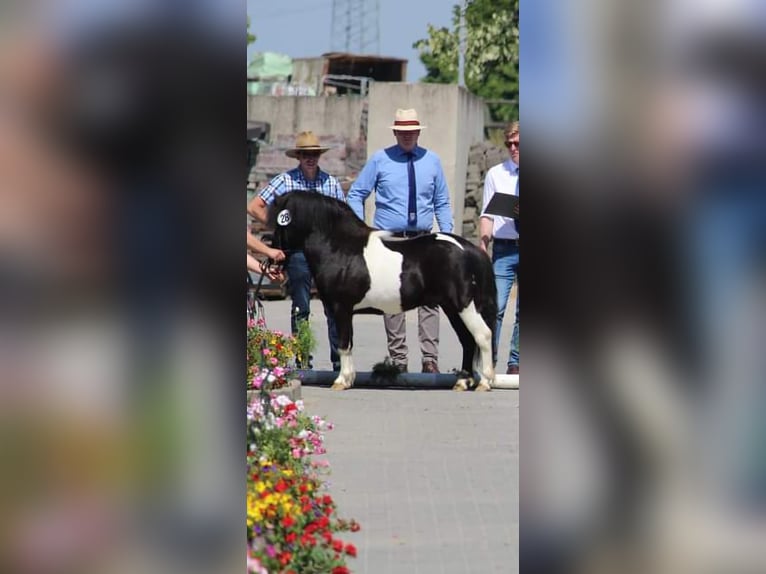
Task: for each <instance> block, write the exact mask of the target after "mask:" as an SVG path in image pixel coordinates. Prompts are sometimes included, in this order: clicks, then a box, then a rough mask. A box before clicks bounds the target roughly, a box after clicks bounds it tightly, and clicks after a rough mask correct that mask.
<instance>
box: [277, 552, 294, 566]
mask: <svg viewBox="0 0 766 574" xmlns="http://www.w3.org/2000/svg"><path fill="white" fill-rule="evenodd" d="M292 559H293V555H292V554H290V553H289V552H287V551H285V552H282V553H280V555H279V563H280V564H281V565H282V566H287V565H288V564H289V563H290V560H292Z"/></svg>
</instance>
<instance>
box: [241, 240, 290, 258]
mask: <svg viewBox="0 0 766 574" xmlns="http://www.w3.org/2000/svg"><path fill="white" fill-rule="evenodd" d="M247 249H248V250H249V251H255V252H256V253H261V254H262V255H265V256H266V257H268V258H269V259H273V260H274V261H277V262H279V261H284V260H285V253H284V251H282V250H280V249H274V248H273V247H269V246H268V245H266V244H265V243H264V242H263V241H261V240H260V239H258V238H257V237H254V236H253V235H252V234H251V233H248V234H247Z"/></svg>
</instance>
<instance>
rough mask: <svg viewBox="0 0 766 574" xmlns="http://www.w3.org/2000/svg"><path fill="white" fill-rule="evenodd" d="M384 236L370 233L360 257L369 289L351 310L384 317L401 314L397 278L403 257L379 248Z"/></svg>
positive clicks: (400, 284)
mask: <svg viewBox="0 0 766 574" xmlns="http://www.w3.org/2000/svg"><path fill="white" fill-rule="evenodd" d="M387 235H388V232H386V231H374V232H372V233H370V237H369V239H368V240H367V245H366V246H365V248H364V251H363V253H362V255H363V256H364V262H365V263H366V264H367V271H368V272H369V273H370V289H369V290H368V291H367V293H365V294H364V297H363V298H362V300H361V301H360V302H359V303H357V304H356V305H354V308H355V309H363V308H364V307H372V308H374V309H380V310H381V311H383V312H384V313H401V312H402V297H401V287H402V280H401V275H402V262H403V261H404V257H403V256H402V254H401V253H399V252H397V251H392V250H391V249H389V248H388V247H386V246H385V245H383V242H382V241H381V237H386V236H387Z"/></svg>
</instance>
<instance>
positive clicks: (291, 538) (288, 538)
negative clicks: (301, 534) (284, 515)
mask: <svg viewBox="0 0 766 574" xmlns="http://www.w3.org/2000/svg"><path fill="white" fill-rule="evenodd" d="M296 538H298V535H297V534H296V533H295V532H288V533H287V536H285V542H287V543H288V544H292V543H293V542H295V539H296Z"/></svg>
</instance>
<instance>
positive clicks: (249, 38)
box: [247, 16, 258, 46]
mask: <svg viewBox="0 0 766 574" xmlns="http://www.w3.org/2000/svg"><path fill="white" fill-rule="evenodd" d="M257 39H258V38H257V37H256V35H255V34H251V33H250V16H248V17H247V45H248V46H249V45H250V44H254V43H255V41H256V40H257Z"/></svg>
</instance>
